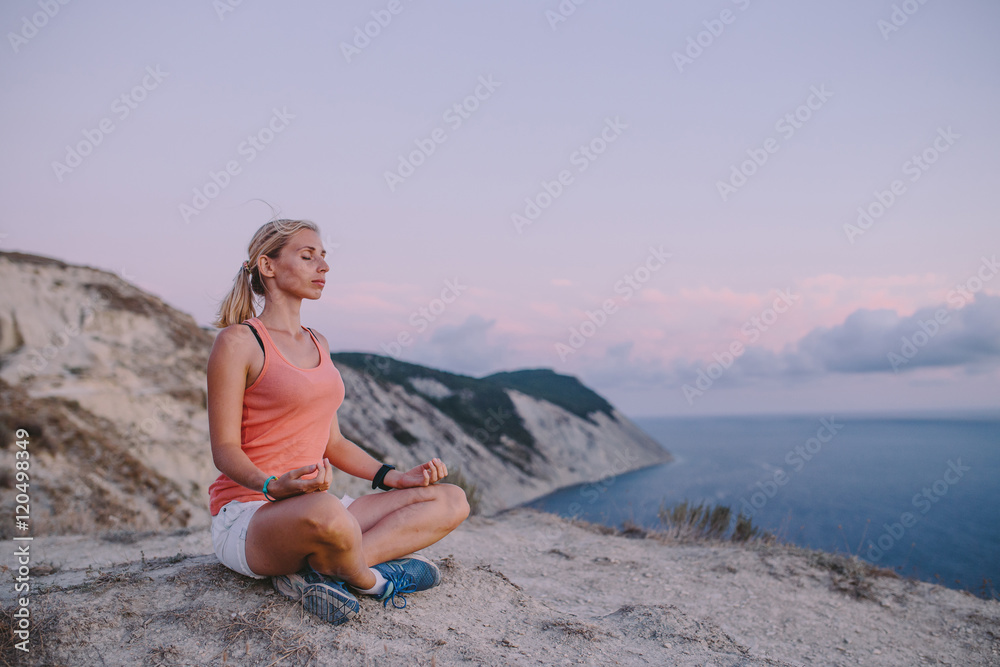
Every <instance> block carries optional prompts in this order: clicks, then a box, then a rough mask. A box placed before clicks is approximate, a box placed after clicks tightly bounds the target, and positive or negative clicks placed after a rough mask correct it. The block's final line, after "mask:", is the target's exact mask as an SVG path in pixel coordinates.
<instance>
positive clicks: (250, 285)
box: [212, 219, 319, 329]
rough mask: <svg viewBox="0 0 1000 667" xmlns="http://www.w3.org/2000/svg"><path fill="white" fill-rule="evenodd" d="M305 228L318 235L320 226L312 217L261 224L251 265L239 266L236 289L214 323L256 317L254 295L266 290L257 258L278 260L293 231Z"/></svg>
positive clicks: (221, 324)
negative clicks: (266, 257)
mask: <svg viewBox="0 0 1000 667" xmlns="http://www.w3.org/2000/svg"><path fill="white" fill-rule="evenodd" d="M302 229H311V230H312V231H314V232H316V233H317V234H319V227H317V226H316V223H315V222H312V221H310V220H287V219H281V220H271V221H269V222H266V223H264V224H263V225H261V227H260V229H258V230H257V231H256V233H254V235H253V238H252V239H250V245H249V247H248V248H247V254H248V255H249V259H248V260H247V266H249V268H246V267H244V266H241V267H240V270H239V273H238V274H236V280H234V281H233V288H232V289H231V290H229V294H227V295H226V298H225V299H223V300H222V303H221V304H220V305H219V314H218V316H217V317H216V319H215V321H214V322H213V323H212V324H214V325H215V326H216V327H218V328H219V329H224V328H226V327H228V326H229V325H230V324H239V323H240V322H242V321H243V320H246V319H248V318H250V317H256V316H257V310H256V309H255V308H254V297H253V295H254V294H257V295H260V296H261V297H263V296H264V294H265V290H266V288H265V286H264V282H263V281H262V280H261V277H260V270H259V269H258V267H257V261H258V260H259V259H260V258H261V257H262V256H264V255H267V256H268V257H270V258H272V259H277V257H278V254H279V253H281V249H282V248H284V247H285V244H286V243H288V239H289V238H291V236H292V234H294V233H295V232H297V231H299V230H302Z"/></svg>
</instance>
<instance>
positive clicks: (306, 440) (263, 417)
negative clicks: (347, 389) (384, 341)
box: [208, 317, 344, 516]
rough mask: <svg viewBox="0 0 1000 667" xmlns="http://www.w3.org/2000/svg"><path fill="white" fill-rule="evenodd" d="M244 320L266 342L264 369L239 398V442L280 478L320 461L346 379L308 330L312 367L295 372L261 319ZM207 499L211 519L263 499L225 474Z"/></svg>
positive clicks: (268, 472) (257, 462) (258, 463)
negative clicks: (315, 358) (314, 354)
mask: <svg viewBox="0 0 1000 667" xmlns="http://www.w3.org/2000/svg"><path fill="white" fill-rule="evenodd" d="M246 322H247V323H249V324H250V325H252V326H253V327H254V329H256V330H257V333H258V334H259V335H260V338H261V341H262V342H263V344H264V367H263V368H262V369H261V371H260V375H259V376H258V377H257V379H256V380H254V382H253V384H252V385H250V386H249V387H247V388H246V391H245V392H244V394H243V417H242V420H241V423H240V442H241V443H242V447H243V451H244V452H246V454H247V456H249V457H250V460H251V461H253V463H254V465H256V466H257V467H258V468H260V469H261V470H262V471H263V472H264V473H265V474H266V475H269V476H270V475H277V476H278V477H280V476H281V475H283V474H285V473H286V472H288V471H289V470H294V469H295V468H301V467H302V466H306V465H310V464H312V463H316V462H317V461H319V460H320V459H322V458H323V453H324V452H325V451H326V445H327V443H328V442H329V440H330V425H331V423H332V422H333V418H334V415H336V413H337V409H338V408H339V407H340V405H341V403H343V402H344V380H343V378H342V377H341V376H340V371H338V370H337V367H336V366H334V365H333V360H332V359H330V355H328V354H325V353H324V352H323V348H322V347H321V346H320V344H319V341H317V340H316V337H315V336H313V335H312V332H309V330H308V329H306V327H302V328H303V330H305V331H306V332H308V333H309V336H310V337H311V338H312V340H313V343H314V344H315V345H316V349H317V350H319V356H320V362H319V366H316V367H315V368H299V367H298V366H295V365H293V364H292V363H291V362H289V361H288V360H287V359H285V357H284V356H282V354H281V352H280V351H278V348H277V347H276V346H275V344H274V341H273V340H271V336H270V334H268V333H267V328H266V327H265V326H264V324H263V323H262V322H261V321H260V320H259V319H257V318H256V317H251V318H250V319H248V320H246ZM241 326H242V325H241ZM208 495H209V506H210V510H211V513H212V516H215V515H216V514H218V513H219V510H221V509H222V507H223V505H225V504H226V503H228V502H230V501H232V500H239V501H243V502H246V501H250V500H264V499H265V498H264V494H263V493H262V492H261V489H248V488H246V487H245V486H241V485H240V484H237V483H236V482H234V481H233V480H231V479H229V477H227V476H226V475H224V474H220V475H219V476H218V478H216V480H215V481H214V482H212V484H211V485H210V486H209V487H208Z"/></svg>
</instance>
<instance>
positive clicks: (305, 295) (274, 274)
mask: <svg viewBox="0 0 1000 667" xmlns="http://www.w3.org/2000/svg"><path fill="white" fill-rule="evenodd" d="M325 257H326V250H324V249H323V242H322V241H321V240H320V238H319V234H317V233H316V232H314V231H313V230H311V229H300V230H299V231H297V232H295V233H294V234H293V235H292V236H291V237H290V238H289V239H288V242H287V243H286V244H285V247H284V248H282V249H281V253H280V254H279V255H278V259H277V260H276V261H275V260H272V259H271V258H270V257H266V258H262V260H263V261H262V262H261V264H262V265H263V266H262V267H261V274H262V275H263V276H265V277H270V278H272V280H271V281H270V282H271V284H272V286H273V287H272V288H273V289H278V290H280V291H282V292H287V293H288V294H289V295H290V296H296V297H299V298H302V299H318V298H319V297H320V296H321V295H322V294H323V286H324V285H325V284H326V272H327V271H329V270H330V265H329V264H327V263H326V259H325Z"/></svg>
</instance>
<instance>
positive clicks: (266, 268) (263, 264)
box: [257, 255, 274, 278]
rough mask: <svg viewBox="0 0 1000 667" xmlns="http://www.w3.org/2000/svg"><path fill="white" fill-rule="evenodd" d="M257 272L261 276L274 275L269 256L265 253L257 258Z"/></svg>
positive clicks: (271, 276) (269, 276)
mask: <svg viewBox="0 0 1000 667" xmlns="http://www.w3.org/2000/svg"><path fill="white" fill-rule="evenodd" d="M257 272H258V273H260V275H261V276H267V277H268V278H273V277H274V265H273V264H272V263H271V258H270V257H268V256H267V255H261V256H260V257H259V258H258V259H257Z"/></svg>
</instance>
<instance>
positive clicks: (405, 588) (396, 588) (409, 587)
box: [382, 565, 417, 609]
mask: <svg viewBox="0 0 1000 667" xmlns="http://www.w3.org/2000/svg"><path fill="white" fill-rule="evenodd" d="M385 578H386V579H387V580H388V581H389V583H391V584H392V593H390V594H389V595H388V596H387V597H386V598H385V599H384V600H382V606H383V607H387V606H389V601H390V600H392V606H393V607H395V608H396V609H402V608H403V607H405V606H406V598H405V597H403V593H413V592H415V591H416V590H417V584H416V582H415V581H413V577H411V576H410V574H409V573H408V572H407V571H406V570H404V569H403V568H401V567H399V566H398V565H396V566H393V567H392V568H391V569H390V571H389V573H388V574H387V575H385ZM397 597H399V599H400V600H402V601H403V604H396V598H397Z"/></svg>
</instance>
